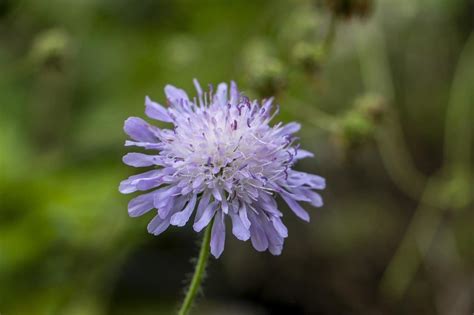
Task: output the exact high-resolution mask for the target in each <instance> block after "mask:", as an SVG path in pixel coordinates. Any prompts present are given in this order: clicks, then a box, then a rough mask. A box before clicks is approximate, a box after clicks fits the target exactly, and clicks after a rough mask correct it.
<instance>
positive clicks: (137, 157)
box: [122, 152, 163, 167]
mask: <svg viewBox="0 0 474 315" xmlns="http://www.w3.org/2000/svg"><path fill="white" fill-rule="evenodd" d="M122 161H123V162H124V163H125V164H127V165H130V166H134V167H146V166H152V165H160V166H163V161H162V157H161V156H159V155H148V154H143V153H134V152H133V153H127V154H126V155H125V156H124V157H123V158H122Z"/></svg>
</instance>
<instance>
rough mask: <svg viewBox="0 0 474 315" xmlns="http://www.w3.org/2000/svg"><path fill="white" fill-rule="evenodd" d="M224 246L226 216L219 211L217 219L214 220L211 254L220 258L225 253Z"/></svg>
mask: <svg viewBox="0 0 474 315" xmlns="http://www.w3.org/2000/svg"><path fill="white" fill-rule="evenodd" d="M224 244H225V222H224V215H223V214H222V211H219V212H218V213H217V214H216V218H215V219H214V225H213V226H212V234H211V254H212V255H213V256H214V257H216V258H219V256H220V255H221V254H222V252H223V251H224Z"/></svg>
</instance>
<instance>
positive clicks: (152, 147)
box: [125, 140, 164, 150]
mask: <svg viewBox="0 0 474 315" xmlns="http://www.w3.org/2000/svg"><path fill="white" fill-rule="evenodd" d="M125 146H126V147H130V146H136V147H141V148H145V149H148V150H161V149H163V147H164V144H163V143H151V142H137V141H129V140H127V141H125Z"/></svg>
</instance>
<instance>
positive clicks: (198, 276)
mask: <svg viewBox="0 0 474 315" xmlns="http://www.w3.org/2000/svg"><path fill="white" fill-rule="evenodd" d="M213 224H214V219H212V221H211V223H209V224H208V226H207V228H206V231H205V232H204V237H203V239H202V244H201V250H200V251H199V257H198V261H197V263H196V269H195V270H194V275H193V279H192V280H191V284H190V285H189V288H188V291H187V292H186V296H185V298H184V301H183V304H182V305H181V308H180V309H179V312H178V314H179V315H186V314H188V313H189V310H190V309H191V307H192V306H193V302H194V299H195V297H196V294H197V293H198V290H199V287H200V286H201V282H202V279H203V278H204V273H205V271H206V265H207V260H208V258H209V252H210V243H211V242H210V241H211V231H212V226H213Z"/></svg>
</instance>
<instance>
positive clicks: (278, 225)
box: [270, 217, 288, 237]
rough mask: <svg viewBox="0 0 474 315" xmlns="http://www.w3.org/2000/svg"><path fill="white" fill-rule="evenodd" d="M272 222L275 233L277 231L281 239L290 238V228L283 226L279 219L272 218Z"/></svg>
mask: <svg viewBox="0 0 474 315" xmlns="http://www.w3.org/2000/svg"><path fill="white" fill-rule="evenodd" d="M270 221H271V222H272V224H273V227H274V228H275V231H277V233H278V235H280V236H281V237H288V228H287V227H286V226H285V225H284V224H283V222H282V221H281V219H280V218H279V217H271V218H270Z"/></svg>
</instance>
